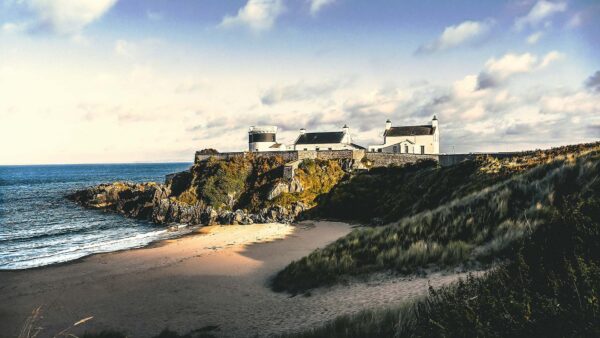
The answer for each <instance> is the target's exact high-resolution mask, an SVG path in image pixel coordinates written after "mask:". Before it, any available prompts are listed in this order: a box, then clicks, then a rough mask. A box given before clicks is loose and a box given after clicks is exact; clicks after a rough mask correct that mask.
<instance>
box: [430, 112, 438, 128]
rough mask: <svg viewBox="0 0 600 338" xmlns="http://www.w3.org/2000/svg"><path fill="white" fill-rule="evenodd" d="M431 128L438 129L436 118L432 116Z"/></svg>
mask: <svg viewBox="0 0 600 338" xmlns="http://www.w3.org/2000/svg"><path fill="white" fill-rule="evenodd" d="M431 126H432V127H434V128H437V127H438V119H437V116H435V115H433V119H432V120H431Z"/></svg>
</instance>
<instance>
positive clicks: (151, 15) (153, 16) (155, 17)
mask: <svg viewBox="0 0 600 338" xmlns="http://www.w3.org/2000/svg"><path fill="white" fill-rule="evenodd" d="M146 17H147V18H148V20H150V21H160V20H162V19H163V17H164V14H163V13H161V12H154V11H151V10H148V11H146Z"/></svg>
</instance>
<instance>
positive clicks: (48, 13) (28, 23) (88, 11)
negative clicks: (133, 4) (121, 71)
mask: <svg viewBox="0 0 600 338" xmlns="http://www.w3.org/2000/svg"><path fill="white" fill-rule="evenodd" d="M116 2H117V0H93V1H90V0H22V1H17V2H14V3H12V5H19V6H25V7H26V8H27V9H28V10H29V11H30V12H31V13H32V14H33V18H30V19H28V20H25V21H24V22H21V23H19V24H17V25H21V26H22V27H26V29H27V30H32V31H50V32H52V33H56V34H60V35H76V34H78V33H79V32H81V30H83V28H85V26H87V25H89V24H90V23H92V22H94V21H96V20H98V19H99V18H101V17H102V16H103V15H104V14H105V13H106V12H108V10H109V9H110V8H111V7H112V6H113V5H114V4H115V3H116Z"/></svg>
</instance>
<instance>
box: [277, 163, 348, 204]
mask: <svg viewBox="0 0 600 338" xmlns="http://www.w3.org/2000/svg"><path fill="white" fill-rule="evenodd" d="M344 176H345V173H344V171H343V169H342V167H341V165H340V163H339V161H335V160H331V161H326V160H310V159H306V160H303V161H302V162H301V163H300V165H299V166H298V169H296V173H295V178H296V179H297V180H298V181H299V182H300V184H301V185H302V187H303V191H302V192H299V193H283V194H281V195H280V196H278V197H277V198H275V199H274V200H273V203H275V204H279V205H290V204H291V203H294V202H302V203H304V204H306V205H307V206H310V207H312V206H314V205H315V204H316V200H317V198H318V197H319V196H322V195H324V194H327V193H328V192H329V191H330V190H331V189H332V188H333V187H335V186H336V185H337V184H338V183H339V182H340V181H341V180H342V179H343V178H344Z"/></svg>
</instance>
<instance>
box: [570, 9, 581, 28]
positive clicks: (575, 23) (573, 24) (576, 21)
mask: <svg viewBox="0 0 600 338" xmlns="http://www.w3.org/2000/svg"><path fill="white" fill-rule="evenodd" d="M582 23H583V18H582V15H581V13H575V14H573V16H571V18H570V19H569V21H567V24H566V27H567V28H577V27H579V26H581V24H582Z"/></svg>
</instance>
